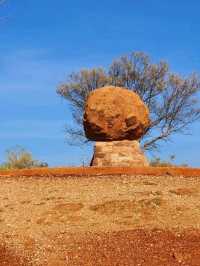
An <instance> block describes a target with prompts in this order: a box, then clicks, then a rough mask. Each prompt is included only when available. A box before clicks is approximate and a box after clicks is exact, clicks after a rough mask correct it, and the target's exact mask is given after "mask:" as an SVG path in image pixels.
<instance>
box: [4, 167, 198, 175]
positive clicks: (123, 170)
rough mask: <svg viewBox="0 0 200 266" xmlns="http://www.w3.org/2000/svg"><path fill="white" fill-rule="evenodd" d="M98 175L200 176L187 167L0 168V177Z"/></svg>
mask: <svg viewBox="0 0 200 266" xmlns="http://www.w3.org/2000/svg"><path fill="white" fill-rule="evenodd" d="M91 175H92V176H96V175H97V176H100V175H155V176H162V175H172V176H180V175H183V176H184V177H187V176H189V177H191V176H200V168H189V167H132V168H131V167H68V168H66V167H64V168H38V169H35V168H34V169H23V170H0V177H11V176H12V177H21V176H26V177H28V176H30V177H33V176H34V177H38V176H54V177H62V176H91Z"/></svg>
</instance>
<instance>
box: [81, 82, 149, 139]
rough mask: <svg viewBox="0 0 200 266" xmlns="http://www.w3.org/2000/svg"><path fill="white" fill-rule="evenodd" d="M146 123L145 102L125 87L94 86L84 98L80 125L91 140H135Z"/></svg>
mask: <svg viewBox="0 0 200 266" xmlns="http://www.w3.org/2000/svg"><path fill="white" fill-rule="evenodd" d="M149 124H150V120H149V111H148V108H147V107H146V105H145V104H144V103H143V101H142V100H141V99H140V97H139V95H137V94H136V93H134V92H133V91H130V90H127V89H125V88H120V87H114V86H108V87H103V88H100V89H96V90H94V91H93V92H91V93H90V95H89V97H88V99H87V101H86V104H85V112H84V118H83V125H84V130H85V134H86V137H87V138H88V139H90V140H94V141H112V140H125V139H127V140H138V139H140V138H141V136H143V135H144V134H145V132H146V131H147V129H148V127H149Z"/></svg>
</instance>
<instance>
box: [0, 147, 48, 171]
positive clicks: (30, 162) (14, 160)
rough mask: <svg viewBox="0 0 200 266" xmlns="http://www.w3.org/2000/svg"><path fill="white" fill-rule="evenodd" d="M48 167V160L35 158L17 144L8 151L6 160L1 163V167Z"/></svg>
mask: <svg viewBox="0 0 200 266" xmlns="http://www.w3.org/2000/svg"><path fill="white" fill-rule="evenodd" d="M37 167H48V164H47V163H46V162H41V161H38V160H34V159H33V156H32V154H31V153H30V152H28V151H26V150H25V149H24V148H22V147H20V146H17V147H15V148H13V149H9V150H7V151H6V162H5V163H3V164H1V165H0V169H23V168H37Z"/></svg>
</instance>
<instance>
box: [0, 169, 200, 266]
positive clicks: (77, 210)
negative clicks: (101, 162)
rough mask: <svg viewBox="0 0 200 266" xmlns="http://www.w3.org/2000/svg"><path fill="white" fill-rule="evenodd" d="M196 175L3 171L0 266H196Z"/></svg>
mask: <svg viewBox="0 0 200 266" xmlns="http://www.w3.org/2000/svg"><path fill="white" fill-rule="evenodd" d="M90 169H91V170H90ZM124 170H125V173H126V174H123V171H124ZM142 170H143V172H142ZM153 172H154V174H153ZM106 173H107V174H106ZM116 173H117V174H116ZM36 177H37V178H36ZM84 177H87V178H84ZM199 177H200V169H189V168H187V169H183V168H173V169H171V168H162V169H161V168H156V169H155V168H143V169H142V168H140V169H139V168H137V169H128V168H126V169H122V168H112V169H111V168H109V169H108V168H102V169H99V171H97V168H86V169H85V168H84V169H83V168H78V169H77V168H70V169H69V168H68V169H36V170H22V171H7V172H5V171H3V172H1V173H0V240H1V243H2V244H1V245H0V266H1V265H2V266H3V265H4V266H26V265H27V266H29V265H34V266H37V265H39V266H46V265H47V266H64V265H69V266H74V265H76V266H126V265H127V266H128V265H130V266H132V265H133V266H134V265H138V266H139V265H145V266H158V265H160V266H170V265H182V266H183V265H185V266H190V265H191V266H193V265H195V266H199V265H200V179H199Z"/></svg>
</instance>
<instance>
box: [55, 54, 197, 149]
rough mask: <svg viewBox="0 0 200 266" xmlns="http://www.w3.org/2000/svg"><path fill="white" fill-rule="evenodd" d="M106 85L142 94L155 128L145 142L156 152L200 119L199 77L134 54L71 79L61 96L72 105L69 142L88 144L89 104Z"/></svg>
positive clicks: (150, 130) (74, 75) (68, 132)
mask: <svg viewBox="0 0 200 266" xmlns="http://www.w3.org/2000/svg"><path fill="white" fill-rule="evenodd" d="M106 85H114V86H122V87H126V88H127V89H129V90H133V91H134V92H136V93H138V94H139V95H140V97H141V98H142V100H143V101H144V102H145V103H146V105H147V106H148V108H149V110H150V117H151V126H150V128H149V130H148V132H147V134H146V135H145V136H144V137H143V139H142V140H141V142H142V145H143V148H144V149H148V150H152V149H156V148H157V147H158V145H159V143H160V142H161V141H167V140H169V139H170V137H171V136H172V135H173V134H175V133H185V132H187V129H188V127H189V126H190V125H191V124H192V123H193V122H194V121H196V120H198V119H199V118H200V109H199V106H198V93H199V91H200V80H199V78H198V76H197V75H196V74H191V75H190V76H188V77H186V78H184V77H181V76H179V75H176V74H175V73H171V72H170V71H169V66H168V64H167V63H166V62H164V61H161V62H159V63H152V62H151V59H150V58H149V56H147V55H146V54H144V53H141V52H134V53H132V54H130V55H128V56H122V57H121V58H119V59H118V60H115V61H114V62H112V64H111V65H110V66H109V68H108V69H107V70H105V69H103V68H94V69H90V70H85V69H83V70H80V71H79V72H77V73H72V74H70V75H69V76H68V80H67V82H66V83H64V84H62V85H61V86H59V88H58V89H57V93H58V94H59V95H60V96H61V97H63V98H64V99H66V100H67V101H68V103H69V104H70V106H71V109H72V116H73V120H74V122H75V126H74V127H70V126H69V125H67V128H66V132H67V135H68V137H69V138H68V140H69V141H71V140H72V139H73V140H75V141H73V143H74V144H77V143H79V142H77V140H78V141H79V140H81V141H86V139H85V136H84V131H83V127H82V117H83V111H84V104H85V101H86V99H87V97H88V95H89V93H90V92H91V91H93V90H94V89H96V88H100V87H103V86H106Z"/></svg>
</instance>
